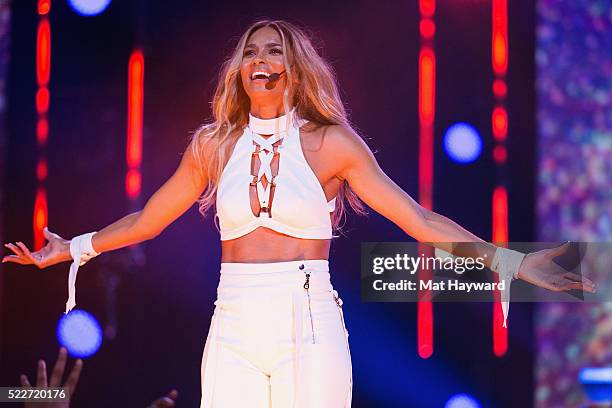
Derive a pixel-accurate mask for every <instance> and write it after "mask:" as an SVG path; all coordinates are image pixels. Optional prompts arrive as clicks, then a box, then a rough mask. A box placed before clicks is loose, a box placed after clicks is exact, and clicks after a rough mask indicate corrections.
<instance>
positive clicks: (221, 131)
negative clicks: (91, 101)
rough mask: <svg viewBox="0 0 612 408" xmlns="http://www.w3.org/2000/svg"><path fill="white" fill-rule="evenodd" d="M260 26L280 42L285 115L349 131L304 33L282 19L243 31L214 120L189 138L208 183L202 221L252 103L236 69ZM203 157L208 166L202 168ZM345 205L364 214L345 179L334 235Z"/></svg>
mask: <svg viewBox="0 0 612 408" xmlns="http://www.w3.org/2000/svg"><path fill="white" fill-rule="evenodd" d="M262 27H272V28H273V29H275V30H276V31H277V32H278V34H279V36H280V37H281V40H282V46H283V63H284V66H285V70H286V77H287V81H286V82H287V86H286V89H285V92H284V97H283V104H284V108H285V112H289V111H290V110H291V109H292V108H293V107H295V113H296V114H297V116H298V117H300V118H303V119H307V120H309V121H311V122H313V123H315V124H317V125H319V126H325V125H343V126H347V127H350V123H349V120H348V117H347V113H346V111H345V108H344V105H343V103H342V100H341V98H340V94H339V92H338V86H337V84H336V78H335V74H334V71H333V69H332V67H331V66H330V65H329V64H328V63H327V62H326V61H324V60H323V58H321V56H319V54H318V53H317V51H316V50H315V48H314V47H313V45H312V42H311V40H310V38H309V37H308V36H307V35H306V33H305V32H304V31H303V30H301V29H300V28H298V27H296V26H294V25H293V24H291V23H288V22H286V21H282V20H274V21H272V20H259V21H256V22H255V23H253V24H252V25H251V26H250V27H249V28H248V29H247V30H246V31H245V33H244V34H243V35H242V37H241V38H240V40H239V41H238V44H237V46H236V48H235V50H234V51H233V52H232V54H231V55H230V56H229V58H228V59H227V60H226V61H225V62H224V63H223V65H222V67H221V70H220V72H219V79H218V84H217V88H216V90H215V95H214V97H213V101H212V113H213V117H214V120H213V121H211V122H209V123H205V124H204V125H202V126H201V127H200V128H198V129H197V130H196V131H195V132H194V134H193V137H192V143H191V147H192V152H193V155H194V157H195V159H196V163H197V164H198V169H199V170H200V172H201V175H203V176H204V177H206V178H207V179H208V186H207V188H206V190H205V191H204V193H203V194H202V196H200V198H199V199H198V204H199V210H200V213H201V214H202V215H203V216H206V213H207V212H208V210H209V209H210V208H211V207H213V206H214V204H215V200H216V193H217V184H218V180H219V177H220V175H221V172H222V171H223V167H224V166H225V163H226V162H227V160H228V159H229V157H228V156H229V154H230V148H231V146H233V145H234V142H235V141H236V139H238V138H239V137H240V135H241V134H242V129H244V127H245V126H246V125H247V124H248V118H249V111H250V100H249V97H248V95H247V94H246V92H245V90H244V88H243V85H242V79H241V77H240V65H241V62H242V55H243V52H244V48H245V45H246V42H247V41H248V39H249V37H250V36H251V34H252V33H254V32H255V31H256V30H258V29H260V28H262ZM290 98H291V103H289V102H290V100H289V99H290ZM204 156H206V162H207V163H208V165H207V166H204V165H203V163H204V162H205V160H204ZM204 167H206V168H204ZM346 203H348V205H349V206H350V207H351V208H352V209H353V211H354V212H355V213H357V214H359V215H365V214H367V211H366V209H365V206H364V204H363V203H362V202H361V200H360V199H359V197H358V196H357V195H356V194H355V193H354V192H353V191H352V190H351V188H350V187H349V184H348V182H347V181H346V180H345V181H344V182H343V183H342V184H341V186H340V190H339V191H338V195H337V198H336V209H335V210H334V212H333V213H332V227H333V230H334V232H339V233H342V226H343V224H344V219H345V218H346V213H347V205H346ZM217 228H218V227H217Z"/></svg>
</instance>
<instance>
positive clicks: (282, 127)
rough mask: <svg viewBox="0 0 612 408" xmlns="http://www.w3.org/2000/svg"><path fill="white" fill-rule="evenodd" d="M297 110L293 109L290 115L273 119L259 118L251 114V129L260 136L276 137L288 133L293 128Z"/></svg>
mask: <svg viewBox="0 0 612 408" xmlns="http://www.w3.org/2000/svg"><path fill="white" fill-rule="evenodd" d="M294 115H295V109H292V110H291V112H289V114H288V115H286V114H285V115H283V116H279V117H278V118H272V119H261V118H257V117H255V116H253V115H251V114H250V113H249V128H250V129H251V130H252V131H253V132H254V133H258V134H260V135H275V134H277V133H281V132H287V131H289V129H290V128H291V126H293V123H291V122H292V121H293V118H294Z"/></svg>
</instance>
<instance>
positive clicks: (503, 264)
mask: <svg viewBox="0 0 612 408" xmlns="http://www.w3.org/2000/svg"><path fill="white" fill-rule="evenodd" d="M524 258H525V254H524V253H522V252H518V251H514V250H512V249H508V248H502V247H497V249H496V250H495V255H493V260H492V261H491V268H490V269H491V270H492V271H493V272H497V274H499V280H500V282H501V281H502V280H503V281H505V284H504V290H503V291H502V292H501V306H502V312H503V314H504V324H503V326H504V327H508V326H507V320H508V313H509V311H510V284H511V282H512V280H513V279H518V273H519V268H520V266H521V263H522V262H523V259H524Z"/></svg>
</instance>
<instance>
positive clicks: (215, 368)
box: [3, 20, 594, 408]
mask: <svg viewBox="0 0 612 408" xmlns="http://www.w3.org/2000/svg"><path fill="white" fill-rule="evenodd" d="M212 110H213V115H214V120H213V121H211V122H210V123H207V124H205V125H204V126H202V127H201V128H199V129H198V131H197V132H195V134H194V136H193V138H192V140H191V142H190V144H189V146H188V147H187V149H186V150H185V153H184V155H183V157H182V159H181V163H180V165H179V167H178V169H177V170H176V172H175V173H174V174H173V175H172V177H171V178H170V179H169V180H168V181H167V182H166V183H165V184H164V185H163V186H162V187H161V188H160V189H159V190H158V191H157V192H155V194H153V196H152V197H151V198H150V199H149V200H148V201H147V203H146V205H145V207H144V208H143V209H142V210H141V211H139V212H136V213H133V214H130V215H128V216H126V217H124V218H122V219H120V220H118V221H116V222H115V223H113V224H111V225H109V226H107V227H105V228H103V229H102V230H100V231H99V232H90V233H88V234H83V235H79V236H78V237H75V238H73V239H72V240H64V239H62V238H61V237H60V236H59V235H57V234H54V233H52V232H50V231H48V230H45V236H46V238H47V240H48V241H49V242H48V243H47V244H46V246H45V247H44V248H43V249H41V250H40V251H37V252H32V253H31V252H30V251H29V250H28V248H27V247H26V246H25V245H24V244H22V243H20V242H19V243H17V244H16V245H14V244H6V246H7V247H8V248H10V249H11V250H12V251H13V252H14V255H9V256H6V257H4V258H3V262H5V261H10V262H16V263H19V264H23V265H27V264H33V265H36V266H37V267H39V268H45V267H47V266H50V265H54V264H57V263H60V262H64V261H71V262H72V266H71V269H70V276H69V300H68V303H67V307H66V311H69V310H70V309H72V308H73V307H74V305H75V291H74V282H75V279H76V272H77V270H78V267H79V265H83V264H84V263H85V262H87V261H88V260H89V259H91V258H92V257H94V256H96V255H98V254H100V253H102V252H108V251H111V250H115V249H118V248H122V247H126V246H128V245H133V244H136V243H139V242H143V241H146V240H149V239H152V238H155V237H157V236H158V235H159V234H160V233H161V232H162V231H163V230H164V229H165V228H166V227H167V226H168V225H169V224H170V223H172V222H173V221H174V220H176V219H177V218H178V217H179V216H181V215H182V214H183V213H184V212H185V211H187V210H188V209H189V208H190V207H191V206H192V205H193V204H194V203H195V202H196V201H197V202H198V203H199V207H200V212H201V213H202V214H205V213H206V212H207V211H208V210H209V209H210V208H211V207H213V206H214V207H215V212H216V214H215V220H217V219H218V229H219V232H220V239H221V249H222V256H221V268H220V279H219V286H218V289H217V299H216V301H215V310H214V314H213V317H212V321H211V325H210V330H209V333H208V338H207V339H206V343H205V345H204V353H203V358H202V371H201V374H202V400H201V405H200V406H201V408H208V407H215V408H219V407H241V408H242V407H250V408H258V407H261V408H264V407H266V408H267V407H270V406H272V407H278V408H283V407H298V406H299V407H302V408H305V407H316V408H326V407H328V408H344V407H349V406H350V405H351V398H352V397H351V395H352V368H351V357H350V351H349V344H348V331H347V329H346V327H345V324H344V317H343V311H342V301H341V299H340V298H339V297H338V293H337V292H336V291H335V290H334V289H333V287H332V284H331V282H330V273H329V269H328V257H329V250H330V243H331V239H332V237H333V235H332V233H333V232H337V231H339V227H340V225H339V224H340V221H341V219H342V218H343V216H344V214H345V211H346V208H347V207H346V206H347V205H348V206H350V207H351V208H352V209H353V210H354V211H355V212H356V213H358V214H364V213H365V211H364V209H365V207H364V205H363V203H365V204H366V205H367V206H368V207H370V208H372V209H373V210H375V211H377V212H378V213H380V214H381V215H383V216H384V217H386V218H388V219H389V220H391V221H392V222H393V223H395V224H396V225H398V226H399V227H400V228H401V229H402V230H403V231H405V232H406V234H408V235H410V236H411V237H413V238H415V239H416V240H418V241H422V242H432V243H437V244H434V246H436V247H439V248H440V249H443V250H445V251H447V252H450V253H452V254H454V255H460V256H473V257H477V256H486V259H487V260H488V261H486V262H485V264H486V266H488V267H490V268H491V269H492V270H493V271H495V272H497V273H499V275H500V277H501V278H503V279H510V280H511V279H512V278H520V279H523V280H526V281H528V282H530V283H533V284H535V285H538V286H541V287H545V288H548V289H550V290H555V291H561V290H568V289H584V290H587V291H593V290H594V286H593V284H592V282H590V281H588V280H587V279H584V280H581V278H580V277H579V276H577V275H573V274H569V273H567V272H566V271H565V270H563V269H562V268H560V267H559V266H557V265H556V264H554V263H553V262H552V258H553V257H554V256H556V255H558V254H560V253H562V252H563V251H564V250H565V249H566V248H567V246H566V245H564V246H561V247H559V248H554V249H550V250H543V251H539V252H535V253H531V254H529V255H527V256H525V255H524V254H521V253H519V252H516V251H511V250H508V249H505V248H498V247H496V246H494V245H492V244H489V243H486V242H484V241H483V240H481V239H480V238H478V237H477V236H475V235H473V234H471V233H470V232H468V231H466V230H465V229H463V228H462V227H461V226H459V225H457V224H456V223H454V222H453V221H451V220H449V219H448V218H446V217H443V216H441V215H439V214H436V213H434V212H432V211H429V210H426V209H424V208H423V207H421V206H420V205H419V204H418V203H416V202H415V201H414V200H413V199H412V198H411V197H410V196H409V195H408V194H406V193H405V192H404V191H402V189H401V188H400V187H398V186H397V185H396V184H395V183H394V182H393V181H392V180H391V179H389V177H388V176H387V175H386V174H385V173H384V172H383V171H382V170H381V168H380V167H379V165H378V163H377V162H376V159H375V158H374V155H373V154H372V152H371V151H370V149H369V148H368V146H367V144H366V143H365V142H364V140H363V139H362V138H361V137H360V136H359V135H358V134H357V133H356V132H354V131H353V130H352V128H351V125H350V123H349V120H348V119H347V115H346V112H345V108H344V106H343V104H342V101H341V100H340V96H339V93H338V88H337V84H336V80H335V77H334V74H333V72H332V69H331V68H330V66H329V64H328V63H326V62H325V61H324V60H323V59H322V58H321V57H320V56H319V55H318V54H317V52H316V50H315V49H314V48H313V46H312V44H311V41H310V39H309V38H308V36H307V35H305V33H304V32H303V31H302V30H300V29H298V28H297V27H295V26H294V25H292V24H289V23H287V22H285V21H269V20H263V21H258V22H256V23H255V24H253V25H252V26H251V27H249V28H248V29H247V30H246V32H245V33H244V34H243V35H242V37H241V38H240V40H239V42H238V44H237V46H236V48H235V50H234V52H233V53H232V55H231V56H230V57H229V59H228V60H227V61H226V62H225V63H224V65H223V67H222V69H221V73H220V76H219V83H218V85H217V88H216V92H215V95H214V99H213V103H212ZM451 242H469V243H471V244H470V245H467V246H462V245H451V244H448V243H451ZM443 243H446V244H443ZM508 286H509V285H508ZM505 311H506V312H507V308H506V309H505Z"/></svg>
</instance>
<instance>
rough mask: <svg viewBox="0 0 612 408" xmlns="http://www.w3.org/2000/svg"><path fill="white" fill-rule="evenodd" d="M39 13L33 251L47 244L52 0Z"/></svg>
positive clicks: (40, 3)
mask: <svg viewBox="0 0 612 408" xmlns="http://www.w3.org/2000/svg"><path fill="white" fill-rule="evenodd" d="M37 11H38V14H39V16H40V19H39V22H38V30H37V34H36V82H37V84H38V89H37V91H36V96H35V103H36V112H37V114H38V118H37V122H36V144H37V146H38V160H37V164H36V179H37V180H38V187H37V189H36V198H35V200H34V214H33V217H32V218H33V220H32V224H33V229H34V250H39V249H41V248H42V247H43V245H44V244H45V238H44V234H43V228H44V227H45V226H46V225H47V222H48V213H47V191H46V188H45V181H46V180H47V175H48V168H47V160H46V159H45V150H46V146H47V141H48V136H49V122H48V119H47V116H48V112H49V104H50V101H51V93H50V92H49V79H50V77H51V23H50V22H49V18H48V14H49V12H50V11H51V1H50V0H39V1H38V6H37Z"/></svg>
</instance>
